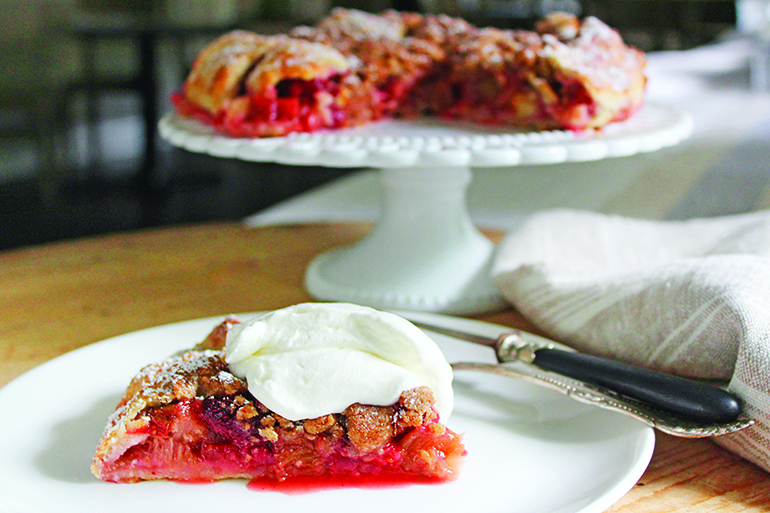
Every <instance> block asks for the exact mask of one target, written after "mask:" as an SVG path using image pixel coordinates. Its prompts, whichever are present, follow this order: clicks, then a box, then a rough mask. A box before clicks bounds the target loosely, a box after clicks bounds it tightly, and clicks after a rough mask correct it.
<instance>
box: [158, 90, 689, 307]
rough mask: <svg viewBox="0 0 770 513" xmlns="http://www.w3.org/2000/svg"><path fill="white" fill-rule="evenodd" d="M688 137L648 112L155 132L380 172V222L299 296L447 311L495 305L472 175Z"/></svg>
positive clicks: (685, 130) (186, 141)
mask: <svg viewBox="0 0 770 513" xmlns="http://www.w3.org/2000/svg"><path fill="white" fill-rule="evenodd" d="M691 131H692V122H691V120H690V117H689V116H688V115H687V114H685V113H683V112H680V111H678V110H676V109H672V108H669V107H665V106H659V105H647V106H645V107H644V109H642V111H640V112H639V113H638V114H637V115H636V116H634V117H633V118H632V119H630V120H628V121H624V122H622V123H615V124H612V125H610V126H608V127H605V128H604V129H603V130H602V131H601V132H597V131H593V130H587V131H584V132H568V131H550V132H515V131H510V130H508V129H504V128H500V127H495V128H489V127H479V126H476V125H470V124H463V123H449V122H445V121H440V120H433V119H418V120H408V121H383V122H380V123H375V124H372V125H369V126H365V127H360V128H355V129H349V130H339V131H328V132H323V133H314V134H292V135H289V136H287V137H279V138H271V139H243V138H231V137H227V136H223V135H221V134H217V133H216V132H214V131H213V129H211V128H210V127H207V126H205V125H203V124H201V123H199V122H197V121H194V120H190V119H185V118H180V117H178V116H175V115H173V114H169V115H167V116H166V117H164V118H163V119H162V120H161V122H160V125H159V133H160V135H161V137H163V138H164V139H165V140H166V141H168V142H169V143H171V144H172V145H174V146H177V147H180V148H184V149H187V150H189V151H193V152H198V153H207V154H209V155H213V156H218V157H229V158H239V159H242V160H247V161H254V162H276V163H281V164H290V165H291V164H294V165H318V166H329V167H356V168H357V167H372V168H377V169H380V170H381V171H380V176H381V178H382V184H383V192H384V211H383V213H382V215H381V218H380V220H379V221H378V222H377V224H376V225H375V227H374V229H373V230H372V232H371V233H370V234H369V235H367V236H366V237H365V238H364V239H362V240H361V241H359V242H358V243H356V244H353V245H352V246H349V247H345V248H339V249H335V250H332V251H330V252H327V253H325V254H322V255H320V256H318V257H316V258H315V259H314V260H313V261H312V262H311V264H310V265H309V267H308V269H307V271H306V275H305V285H306V287H307V289H308V292H310V294H312V295H313V296H314V297H316V298H317V299H319V300H325V301H347V302H352V303H358V304H363V305H368V306H372V307H375V308H380V309H394V310H419V311H428V312H440V313H447V314H455V315H473V314H480V313H484V312H489V311H494V310H496V309H499V308H502V307H503V306H504V305H505V302H504V300H503V299H502V298H501V297H500V295H499V294H498V293H497V291H496V289H495V287H494V286H493V285H492V283H491V281H490V272H489V271H490V266H491V262H492V260H493V257H494V251H495V247H494V245H493V244H492V243H491V242H490V241H489V240H488V239H487V238H486V237H484V236H483V235H482V234H481V233H480V232H479V231H478V230H477V229H476V227H475V226H474V225H473V223H472V222H471V219H470V216H469V214H468V211H467V206H466V203H465V193H466V189H467V187H468V184H469V183H470V181H471V178H472V168H474V167H493V166H494V167H511V166H518V165H525V164H526V165H529V164H552V163H563V162H579V161H581V162H582V161H591V160H599V159H604V158H609V157H620V156H627V155H634V154H637V153H641V152H649V151H655V150H658V149H661V148H664V147H666V146H672V145H675V144H677V143H679V142H680V141H682V140H683V139H685V138H687V137H688V136H689V135H690V133H691ZM511 197H512V198H515V197H516V194H515V191H512V192H511Z"/></svg>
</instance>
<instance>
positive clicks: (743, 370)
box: [492, 210, 770, 471]
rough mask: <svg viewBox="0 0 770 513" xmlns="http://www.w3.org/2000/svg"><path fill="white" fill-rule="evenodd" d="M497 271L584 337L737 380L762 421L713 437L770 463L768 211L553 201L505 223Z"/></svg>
mask: <svg viewBox="0 0 770 513" xmlns="http://www.w3.org/2000/svg"><path fill="white" fill-rule="evenodd" d="M492 275H493V280H494V282H495V284H496V285H497V286H498V287H499V289H500V291H501V292H502V294H503V295H504V296H505V297H506V298H507V299H508V300H509V301H510V302H511V303H512V304H513V305H514V306H515V307H516V308H517V309H518V310H519V311H520V312H521V313H522V314H523V315H524V316H525V317H527V318H528V319H529V320H530V321H531V322H533V323H534V324H535V325H536V326H538V327H539V328H541V329H542V330H544V331H545V332H547V333H549V334H550V335H551V336H552V337H553V338H554V339H556V340H560V341H562V342H564V343H566V344H568V345H570V346H572V347H574V348H575V349H578V350H581V351H584V352H587V353H592V354H597V355H601V356H606V357H610V358H613V359H618V360H622V361H626V362H629V363H633V364H636V365H640V366H644V367H648V368H652V369H656V370H660V371H664V372H669V373H673V374H678V375H681V376H685V377H692V378H708V379H718V380H725V381H728V380H729V385H728V388H729V389H730V390H731V391H733V392H734V393H737V394H738V395H739V396H741V398H742V399H743V402H744V408H745V411H746V413H747V414H748V415H749V416H750V417H752V418H753V419H755V420H756V423H755V424H754V425H753V426H751V427H749V428H747V429H744V430H742V431H739V432H737V433H733V434H731V435H726V436H721V437H716V438H714V441H716V442H717V443H719V444H721V445H722V446H724V447H726V448H727V449H729V450H731V451H733V452H735V453H737V454H739V455H741V456H743V457H744V458H746V459H748V460H750V461H752V462H754V463H756V464H757V465H759V466H761V467H762V468H764V469H765V470H767V471H770V211H762V212H756V213H750V214H741V215H735V216H728V217H719V218H706V219H692V220H687V221H648V220H639V219H631V218H624V217H618V216H610V215H603V214H597V213H592V212H586V211H577V210H551V211H544V212H541V213H537V214H534V215H533V216H531V217H530V218H528V219H527V220H525V221H524V222H523V223H522V224H521V225H520V226H519V228H518V229H516V230H515V231H513V232H510V233H508V234H506V236H505V237H504V238H503V240H502V242H501V244H500V246H499V247H498V252H497V255H496V259H495V262H494V265H493V269H492Z"/></svg>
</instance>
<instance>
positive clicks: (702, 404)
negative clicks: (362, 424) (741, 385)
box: [410, 319, 754, 438]
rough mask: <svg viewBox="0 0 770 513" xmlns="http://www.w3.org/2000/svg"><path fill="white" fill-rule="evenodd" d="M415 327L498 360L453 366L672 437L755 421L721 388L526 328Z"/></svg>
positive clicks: (419, 324) (734, 427) (724, 429)
mask: <svg viewBox="0 0 770 513" xmlns="http://www.w3.org/2000/svg"><path fill="white" fill-rule="evenodd" d="M410 322H412V323H413V324H414V325H415V326H417V327H419V328H421V329H425V330H429V331H433V332H436V333H441V334H443V335H448V336H450V337H453V338H457V339H460V340H465V341H468V342H473V343H476V344H481V345H483V346H487V347H490V348H492V349H493V350H494V351H495V355H496V356H497V360H498V362H499V364H497V365H494V364H485V363H473V362H459V363H453V364H452V368H453V369H454V370H475V371H482V372H488V373H492V374H498V375H502V376H507V377H513V378H517V379H523V380H524V381H528V382H530V383H534V384H537V385H541V386H545V387H548V388H551V389H554V390H557V391H559V392H562V393H564V394H566V395H568V396H569V397H571V398H573V399H576V400H578V401H581V402H584V403H588V404H593V405H595V406H599V407H602V408H605V409H610V410H615V411H619V412H621V413H624V414H626V415H630V416H632V417H634V418H636V419H638V420H641V421H642V422H644V423H645V424H647V425H649V426H652V427H654V428H657V429H659V430H660V431H663V432H664V433H668V434H671V435H674V436H681V437H689V438H699V437H707V436H719V435H725V434H728V433H733V432H735V431H738V430H741V429H744V428H746V427H748V426H750V425H752V424H753V423H754V421H753V420H751V419H749V418H747V417H745V416H744V415H743V414H742V406H741V401H740V398H739V397H738V396H736V395H734V394H732V393H730V392H728V391H726V390H724V389H722V388H720V387H717V386H713V385H709V384H705V383H701V382H697V381H693V380H689V379H684V378H680V377H677V376H672V375H670V374H664V373H661V372H655V371H651V370H649V369H644V368H640V367H635V366H633V365H628V364H625V363H620V362H616V361H612V360H608V359H605V358H599V357H596V356H591V355H587V354H583V353H579V352H576V351H572V350H569V349H560V348H557V347H556V345H557V344H556V343H554V342H553V341H550V340H548V339H546V338H543V337H539V336H537V335H533V334H531V333H526V332H523V331H518V330H515V331H510V332H506V333H502V334H501V335H500V336H498V337H497V338H489V337H484V336H480V335H475V334H472V333H466V332H463V331H457V330H452V329H448V328H443V327H439V326H433V325H430V324H426V323H423V322H419V321H414V320H411V319H410Z"/></svg>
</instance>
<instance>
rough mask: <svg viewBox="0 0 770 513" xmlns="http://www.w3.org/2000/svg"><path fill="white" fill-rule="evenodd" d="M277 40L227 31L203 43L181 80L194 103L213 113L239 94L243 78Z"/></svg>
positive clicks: (186, 93) (247, 33) (185, 92)
mask: <svg viewBox="0 0 770 513" xmlns="http://www.w3.org/2000/svg"><path fill="white" fill-rule="evenodd" d="M277 42H278V40H277V39H276V38H274V37H269V36H260V35H257V34H253V33H251V32H245V31H234V32H229V33H227V34H225V35H223V36H221V37H219V38H218V39H216V40H215V41H214V42H213V43H211V44H209V45H208V46H206V47H205V48H204V49H203V50H202V51H201V52H200V53H199V54H198V56H197V57H196V58H195V61H194V62H193V66H192V70H191V71H190V74H189V76H188V77H187V80H186V81H185V84H184V94H185V96H186V97H187V98H188V99H189V100H190V101H191V102H193V103H195V104H196V105H198V106H199V107H201V108H203V109H205V110H207V111H208V112H210V113H212V114H216V113H217V112H218V111H219V110H220V109H222V108H223V107H224V106H225V104H226V103H227V101H228V100H232V99H233V98H235V97H236V96H238V95H239V94H240V91H241V89H242V87H243V80H244V79H245V77H246V75H247V74H248V72H249V71H250V70H251V69H252V68H253V66H254V63H255V62H258V61H259V60H260V59H261V58H262V57H263V56H264V55H265V53H266V52H267V51H268V50H269V49H270V48H271V47H273V46H274V45H275V44H276V43H277Z"/></svg>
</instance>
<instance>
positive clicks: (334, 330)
mask: <svg viewBox="0 0 770 513" xmlns="http://www.w3.org/2000/svg"><path fill="white" fill-rule="evenodd" d="M225 354H226V357H225V360H226V361H227V363H228V365H229V367H230V371H231V372H232V373H233V374H235V375H236V376H238V377H239V378H241V379H245V380H246V382H247V385H248V388H249V391H250V392H251V394H252V395H253V396H254V397H255V398H257V399H258V400H259V401H260V402H262V404H264V405H265V406H267V407H268V408H270V409H271V410H273V411H274V412H276V413H278V414H279V415H282V416H283V417H286V418H287V419H289V420H301V419H311V418H316V417H320V416H322V415H327V414H330V413H341V412H342V411H344V410H345V408H347V407H348V406H350V405H351V404H354V403H361V404H368V405H375V406H387V405H391V404H393V403H395V402H396V401H398V398H399V397H400V396H401V393H402V392H404V391H406V390H410V389H412V388H414V387H418V386H422V385H424V386H427V387H429V388H430V389H431V390H432V391H433V395H434V398H435V399H436V404H435V408H436V410H437V411H438V413H439V416H440V418H441V420H442V421H443V422H446V419H447V418H449V415H450V413H451V412H452V407H453V404H454V396H453V393H452V368H451V367H450V366H449V364H448V363H447V361H446V359H445V358H444V355H443V353H442V352H441V350H440V349H439V348H438V346H437V345H436V344H435V342H433V340H431V338H430V337H428V336H427V335H426V334H424V333H423V332H422V331H421V330H420V329H419V328H417V327H416V326H414V325H413V324H412V323H410V322H409V321H407V320H406V319H404V318H402V317H399V316H397V315H394V314H391V313H387V312H381V311H378V310H374V309H372V308H368V307H363V306H358V305H353V304H348V303H303V304H298V305H294V306H290V307H288V308H284V309H281V310H276V311H273V312H270V313H267V314H264V315H262V316H259V317H256V318H254V319H252V320H250V321H247V322H244V323H242V324H237V325H235V326H233V327H232V328H231V329H230V331H229V332H228V333H227V343H226V351H225Z"/></svg>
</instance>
